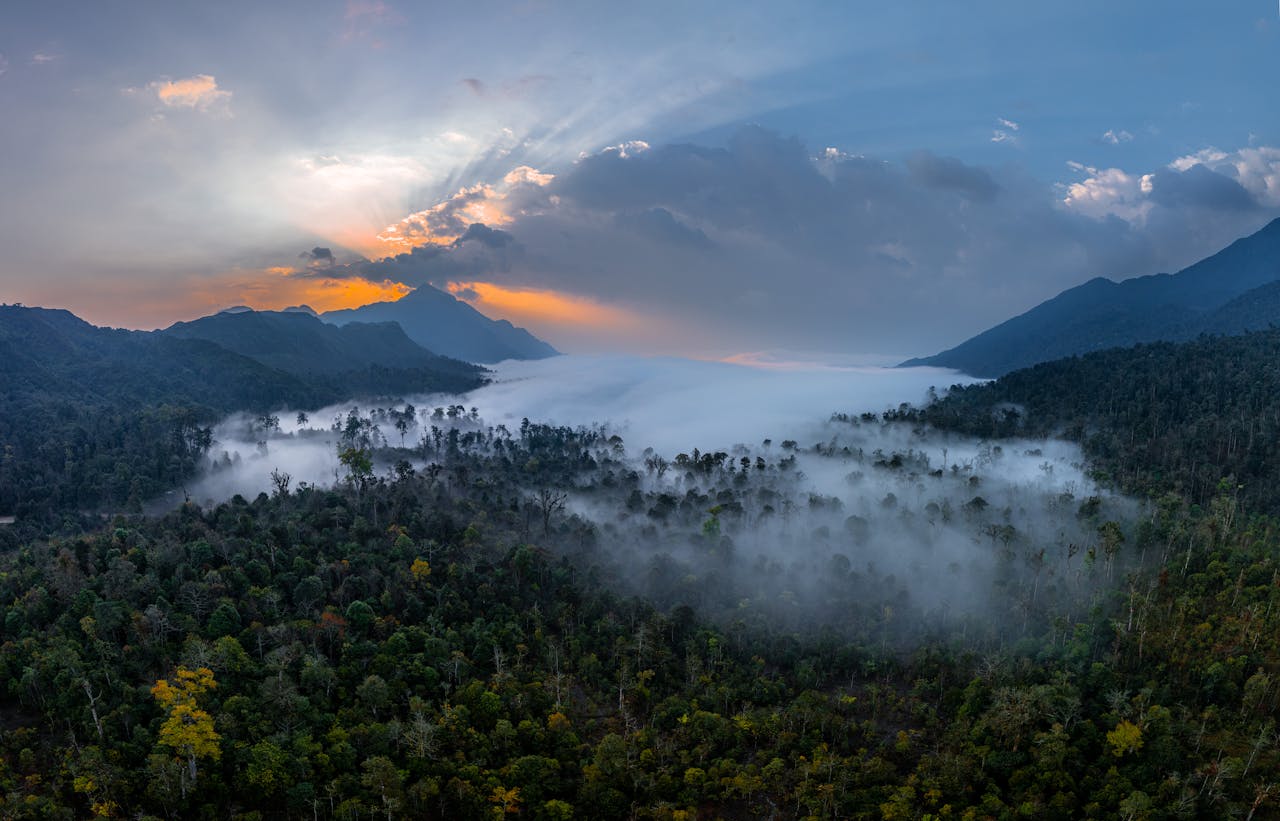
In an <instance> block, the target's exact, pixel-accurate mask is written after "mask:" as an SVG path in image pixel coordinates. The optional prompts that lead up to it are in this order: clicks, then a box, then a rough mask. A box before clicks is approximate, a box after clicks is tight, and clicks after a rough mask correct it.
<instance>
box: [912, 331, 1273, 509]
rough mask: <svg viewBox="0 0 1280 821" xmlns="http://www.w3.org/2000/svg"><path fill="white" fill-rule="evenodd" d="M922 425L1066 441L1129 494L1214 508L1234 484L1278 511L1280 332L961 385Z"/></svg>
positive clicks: (1244, 495) (1236, 494)
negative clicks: (1171, 495)
mask: <svg viewBox="0 0 1280 821" xmlns="http://www.w3.org/2000/svg"><path fill="white" fill-rule="evenodd" d="M916 418H918V419H920V420H922V421H925V422H928V423H930V424H933V425H936V426H938V427H942V428H946V429H950V430H959V431H964V432H966V433H971V434H974V435H977V436H984V437H987V436H1012V435H1018V436H1040V437H1042V436H1065V437H1067V438H1069V439H1073V440H1075V441H1078V442H1080V443H1081V444H1082V445H1083V446H1084V448H1085V452H1086V453H1087V455H1088V456H1089V457H1090V458H1091V459H1092V460H1093V463H1094V467H1095V469H1096V470H1099V471H1102V472H1103V473H1105V474H1107V475H1109V476H1111V477H1113V478H1114V479H1115V480H1116V481H1117V482H1118V483H1119V484H1120V486H1122V487H1124V488H1125V489H1126V490H1128V491H1131V492H1135V493H1140V494H1144V495H1154V494H1160V493H1164V492H1175V493H1178V494H1180V495H1183V496H1185V497H1186V498H1188V499H1190V500H1191V501H1193V502H1195V503H1197V504H1201V505H1203V504H1206V503H1207V502H1208V501H1209V500H1210V499H1211V498H1212V497H1213V496H1214V495H1215V494H1217V493H1218V492H1219V485H1220V484H1221V483H1222V482H1223V481H1225V482H1226V483H1227V484H1228V486H1229V488H1230V492H1231V495H1232V497H1233V498H1237V499H1239V500H1240V501H1241V502H1242V503H1243V504H1244V506H1245V508H1246V509H1247V510H1250V511H1256V512H1265V513H1268V514H1272V515H1275V514H1278V513H1280V449H1278V448H1277V446H1278V445H1280V331H1263V332H1259V333H1253V334H1248V335H1245V336H1235V337H1202V338H1200V339H1198V340H1196V341H1194V342H1187V343H1179V344H1174V343H1167V342H1166V343H1153V344H1149V345H1139V346H1137V347H1134V348H1129V349H1120V348H1118V349H1114V350H1109V351H1101V352H1099V353H1093V354H1088V355H1086V356H1081V357H1071V358H1068V359H1061V360H1058V361H1055V362H1047V363H1044V364H1042V365H1037V366H1035V367H1033V368H1028V369H1026V370H1022V371H1016V372H1014V373H1011V374H1009V375H1007V376H1004V377H1002V378H1000V379H998V380H996V381H994V382H989V383H985V384H981V385H972V386H968V387H962V386H957V387H954V388H952V389H951V391H950V393H949V395H948V396H947V397H946V398H945V399H943V400H942V401H940V402H937V403H935V404H933V405H931V406H929V407H927V408H925V409H923V410H922V411H921V412H919V414H918V415H916Z"/></svg>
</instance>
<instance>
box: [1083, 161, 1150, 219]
mask: <svg viewBox="0 0 1280 821" xmlns="http://www.w3.org/2000/svg"><path fill="white" fill-rule="evenodd" d="M1067 165H1069V166H1070V167H1071V168H1072V169H1074V170H1075V171H1078V172H1080V173H1082V174H1085V175H1086V176H1085V178H1084V179H1083V180H1080V181H1079V182H1074V183H1070V184H1069V185H1067V186H1066V192H1067V194H1066V196H1065V197H1064V198H1063V200H1062V202H1063V204H1064V205H1066V206H1067V208H1069V209H1071V210H1072V211H1075V212H1076V213H1079V214H1084V215H1085V216H1089V217H1093V218H1095V219H1098V218H1101V217H1106V216H1117V217H1120V218H1121V219H1123V220H1125V221H1127V222H1138V223H1140V222H1142V221H1144V220H1145V219H1146V217H1147V213H1148V212H1149V211H1150V210H1151V208H1152V203H1151V202H1150V200H1148V199H1147V195H1148V194H1150V193H1151V187H1152V175H1150V174H1140V175H1138V174H1129V173H1127V172H1125V171H1123V170H1121V169H1119V168H1102V169H1099V168H1093V167H1090V166H1087V165H1082V164H1081V163H1078V162H1071V163H1067Z"/></svg>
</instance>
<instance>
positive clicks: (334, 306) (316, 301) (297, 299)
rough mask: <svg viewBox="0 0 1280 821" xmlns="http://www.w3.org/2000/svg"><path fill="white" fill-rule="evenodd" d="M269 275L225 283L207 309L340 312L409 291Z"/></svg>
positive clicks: (287, 272)
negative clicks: (239, 307)
mask: <svg viewBox="0 0 1280 821" xmlns="http://www.w3.org/2000/svg"><path fill="white" fill-rule="evenodd" d="M266 273H267V274H269V275H274V276H266V277H260V278H246V279H244V280H240V281H236V282H232V283H228V284H227V286H226V287H225V288H221V289H217V290H210V291H207V292H206V293H205V297H206V299H208V300H211V302H212V304H211V305H210V307H214V306H215V305H216V306H218V307H223V308H225V307H228V306H230V305H235V304H243V305H248V306H249V307H251V308H257V309H259V310H263V311H278V310H281V309H282V308H288V307H291V306H294V305H309V306H310V307H311V308H313V309H315V310H316V311H318V312H320V313H324V312H325V311H336V310H340V309H342V308H358V307H360V306H361V305H368V304H369V303H371V302H394V301H396V300H397V299H400V298H401V297H402V296H404V295H405V294H407V293H409V291H411V290H412V289H411V288H410V287H409V286H407V285H404V284H403V283H400V282H391V281H384V282H371V281H369V280H367V279H358V278H352V279H331V278H316V277H303V276H297V275H294V274H293V273H292V270H291V269H289V268H270V269H268V270H267V272H266Z"/></svg>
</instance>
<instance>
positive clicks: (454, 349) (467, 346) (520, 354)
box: [321, 285, 559, 362]
mask: <svg viewBox="0 0 1280 821" xmlns="http://www.w3.org/2000/svg"><path fill="white" fill-rule="evenodd" d="M321 319H323V320H324V321H325V322H331V323H333V324H334V325H346V324H348V323H350V322H397V323H399V324H400V327H401V328H403V329H404V332H405V333H406V334H407V335H408V336H409V338H410V339H412V340H413V341H414V342H416V343H418V344H419V345H421V346H423V347H424V348H427V349H428V350H431V351H435V352H436V353H438V354H440V355H442V356H450V357H453V358H455V359H462V360H465V361H467V362H501V361H502V360H504V359H545V358H547V357H549V356H556V355H557V354H558V353H559V351H557V350H556V349H555V348H553V347H551V346H550V345H548V344H547V343H546V342H543V341H542V340H540V339H538V338H537V337H535V336H534V335H533V334H531V333H529V332H528V331H526V330H525V329H524V328H517V327H516V326H514V325H512V324H511V323H510V322H507V321H506V320H492V319H490V318H489V317H487V316H485V315H484V314H482V313H480V312H479V311H477V310H476V309H475V308H472V307H471V306H470V305H468V304H467V303H465V302H463V301H461V300H459V299H456V298H454V297H453V296H450V295H449V294H446V293H445V292H444V291H440V290H438V289H436V288H432V287H431V286H430V285H423V286H421V287H419V288H417V289H416V290H414V291H411V292H410V293H409V294H407V295H406V296H404V297H403V298H402V299H400V300H397V301H396V302H375V303H373V304H372V305H365V306H364V307H362V308H349V309H346V310H341V311H329V312H328V313H325V314H321Z"/></svg>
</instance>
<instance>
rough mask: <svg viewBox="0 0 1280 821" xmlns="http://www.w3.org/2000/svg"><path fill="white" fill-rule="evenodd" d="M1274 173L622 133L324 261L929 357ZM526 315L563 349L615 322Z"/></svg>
mask: <svg viewBox="0 0 1280 821" xmlns="http://www.w3.org/2000/svg"><path fill="white" fill-rule="evenodd" d="M1278 170H1280V153H1278V152H1276V151H1275V150H1274V149H1270V148H1266V147H1262V146H1252V147H1250V148H1248V149H1242V150H1240V151H1236V152H1209V153H1204V154H1201V155H1198V156H1197V157H1196V158H1194V159H1187V158H1181V159H1178V160H1176V161H1175V162H1174V163H1171V164H1170V165H1169V166H1167V167H1163V168H1157V169H1143V170H1133V169H1124V168H1117V167H1096V166H1089V165H1085V164H1082V163H1077V164H1075V165H1074V166H1073V176H1074V179H1070V180H1068V181H1066V182H1065V184H1063V185H1062V186H1060V187H1058V186H1054V185H1050V184H1045V183H1043V182H1041V181H1039V180H1036V179H1034V178H1033V177H1031V176H1030V175H1029V173H1028V172H1027V171H1026V170H1025V169H1023V168H1021V167H1020V166H1019V165H1018V164H1007V165H1002V166H999V167H993V166H983V165H975V164H970V163H966V162H963V161H961V160H959V159H956V158H953V157H945V156H940V155H935V154H931V153H928V152H918V153H915V154H911V155H909V156H908V157H907V158H906V160H905V161H903V162H888V161H884V160H881V159H878V158H874V157H865V156H857V155H854V154H851V153H847V152H844V151H840V150H838V149H837V150H836V151H834V152H823V153H822V154H821V156H819V157H816V158H815V157H814V156H813V153H812V152H811V151H810V149H808V148H807V147H806V146H805V145H804V144H803V143H801V142H800V141H799V140H796V139H793V138H788V137H784V136H780V135H778V134H774V133H771V132H769V131H766V130H764V129H760V128H754V127H751V128H744V129H741V130H739V131H737V132H736V133H734V134H733V135H731V136H730V137H729V139H728V140H727V141H726V142H725V144H724V145H721V146H718V147H709V146H704V145H692V144H667V145H648V144H641V143H638V142H630V143H619V144H615V145H612V146H610V147H608V148H605V149H602V150H600V151H598V152H595V153H592V154H587V155H585V156H582V157H581V158H580V159H579V160H578V161H577V162H575V163H573V164H572V165H571V166H569V167H567V168H561V169H557V173H556V175H554V176H552V175H550V174H546V173H544V172H541V171H537V170H534V169H532V168H529V167H521V168H516V169H513V170H505V169H504V170H497V171H495V172H494V175H493V177H492V182H478V183H476V184H475V185H472V186H469V187H466V188H462V189H458V190H456V191H455V193H453V194H451V195H449V196H446V197H443V198H441V199H440V200H439V201H438V202H436V203H434V204H430V205H428V207H426V208H424V209H420V210H417V211H414V212H413V213H412V214H410V215H409V216H408V217H405V218H404V219H402V220H401V221H399V222H397V223H394V224H393V225H392V226H389V227H388V229H387V230H386V231H384V232H383V233H382V237H383V239H382V241H381V242H380V243H379V244H380V245H381V246H382V247H383V248H386V249H389V250H393V251H395V253H393V254H391V255H389V256H384V257H383V258H381V259H369V260H358V261H354V262H349V263H346V264H342V265H334V266H331V267H326V268H325V269H324V270H323V271H321V272H317V273H318V274H323V275H324V276H328V277H334V278H344V277H351V278H363V279H365V280H368V281H373V282H382V281H390V282H401V283H404V284H406V285H410V286H417V285H420V284H424V283H434V284H435V285H437V286H442V287H443V286H447V285H448V283H455V284H457V286H458V287H459V288H461V289H463V290H460V291H458V293H459V294H460V295H463V296H465V297H466V298H467V299H468V300H469V301H472V302H473V304H476V305H477V307H481V302H479V301H477V300H479V299H481V298H482V297H484V296H485V295H486V294H487V295H488V297H489V301H488V302H487V303H485V306H484V309H485V310H490V309H493V310H505V311H509V312H510V311H514V310H516V309H515V307H513V306H514V305H515V302H514V301H512V300H508V301H507V303H506V304H505V306H503V307H501V308H500V309H499V308H496V307H495V306H497V305H498V303H499V301H500V299H499V296H498V295H500V294H516V293H523V292H545V293H554V294H557V295H561V296H563V297H565V298H569V299H583V300H588V301H591V302H593V303H595V304H598V305H603V306H610V307H614V308H618V309H621V310H625V311H626V312H628V313H629V314H630V315H634V316H638V317H644V318H645V319H644V322H643V323H639V324H638V325H637V326H636V327H635V328H634V330H633V331H632V334H633V335H632V337H631V340H633V341H634V342H635V344H634V345H633V346H632V348H631V349H632V350H646V351H649V352H655V353H658V352H661V353H672V352H686V353H688V352H696V353H698V354H699V355H705V356H712V357H719V356H726V355H730V354H734V353H738V352H741V351H743V350H759V349H761V348H766V349H775V350H776V349H786V350H802V351H846V352H847V351H857V352H866V353H883V354H886V355H911V354H927V353H933V352H935V351H936V350H939V349H941V348H944V347H949V346H950V345H954V344H956V343H957V342H959V341H961V340H963V339H964V338H966V337H967V336H970V335H972V334H974V333H977V332H979V331H981V330H983V329H985V328H987V327H990V326H991V325H993V324H996V323H998V322H1000V321H1003V320H1004V319H1007V318H1008V317H1009V316H1012V315H1014V314H1017V313H1020V312H1022V311H1025V310H1026V309H1027V308H1029V307H1031V306H1033V305H1035V304H1036V303H1038V302H1040V301H1042V300H1044V299H1047V298H1049V297H1051V296H1053V295H1054V294H1056V293H1058V292H1060V291H1062V290H1064V289H1066V288H1069V287H1071V286H1073V285H1076V284H1079V283H1080V282H1083V281H1085V280H1087V279H1089V278H1091V277H1093V276H1099V275H1101V276H1110V277H1113V278H1123V277H1126V276H1131V275H1136V274H1147V273H1155V272H1158V271H1172V270H1177V269H1179V268H1181V267H1184V266H1185V265H1188V264H1190V263H1192V262H1194V261H1196V260H1197V259H1200V258H1202V257H1204V256H1207V255H1208V254H1210V253H1212V252H1214V251H1216V250H1218V249H1219V248H1221V247H1223V246H1225V245H1226V244H1228V243H1229V242H1230V241H1232V240H1233V239H1236V238H1238V237H1239V236H1242V235H1244V234H1246V233H1249V232H1251V231H1253V230H1256V229H1257V228H1258V227H1260V226H1261V225H1262V224H1263V223H1264V222H1265V221H1266V219H1267V218H1268V217H1269V216H1271V215H1274V208H1275V206H1271V205H1267V203H1268V200H1267V199H1266V197H1268V196H1275V192H1276V191H1277V190H1278V189H1277V186H1278V185H1280V177H1278V176H1277V171H1278ZM1242 192H1243V193H1242ZM1249 199H1252V200H1253V201H1254V202H1255V203H1257V204H1258V205H1257V207H1253V208H1250V207H1247V206H1248V204H1249ZM1268 209H1272V210H1268ZM485 287H491V288H492V289H494V290H489V291H485V290H484V288H485ZM508 315H513V314H508ZM539 323H542V324H539ZM644 323H648V327H647V329H646V327H645V324H644ZM522 324H524V323H522ZM527 324H528V325H529V326H530V327H531V328H532V329H533V330H534V331H535V333H540V334H542V335H545V336H548V337H549V338H550V339H551V341H552V342H553V343H555V344H556V345H557V346H558V347H562V348H564V349H567V350H579V351H582V350H592V349H594V348H596V347H599V346H606V345H609V344H611V338H612V337H613V335H612V334H611V329H610V328H609V327H607V324H602V325H597V326H592V328H591V329H590V330H591V331H592V332H591V333H588V327H587V326H586V325H584V324H579V325H577V326H575V327H577V328H578V329H579V330H578V331H575V334H576V335H575V336H574V337H573V341H572V343H571V342H569V341H566V340H565V339H564V337H562V336H560V335H558V329H557V326H556V324H555V321H554V318H553V317H551V316H550V315H549V314H548V315H544V316H542V317H541V318H537V317H535V318H533V319H530V320H529V321H528V322H527ZM592 334H594V335H592Z"/></svg>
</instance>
